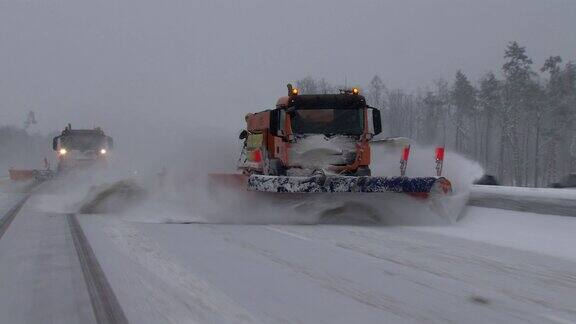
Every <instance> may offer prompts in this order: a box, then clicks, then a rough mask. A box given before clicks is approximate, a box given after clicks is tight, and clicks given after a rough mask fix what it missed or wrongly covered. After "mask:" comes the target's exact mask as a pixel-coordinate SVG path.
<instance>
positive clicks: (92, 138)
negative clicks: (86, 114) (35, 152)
mask: <svg viewBox="0 0 576 324" xmlns="http://www.w3.org/2000/svg"><path fill="white" fill-rule="evenodd" d="M113 145H114V144H113V140H112V137H110V136H107V135H106V134H104V131H103V130H102V129H101V128H99V127H96V128H94V129H72V126H71V125H70V124H68V126H67V127H66V128H65V129H64V130H63V131H62V133H61V134H60V135H59V136H56V137H54V139H53V140H52V149H53V150H54V151H56V154H57V157H58V171H63V170H66V169H71V168H81V167H90V166H95V165H100V166H105V165H106V162H107V159H108V156H109V154H110V151H111V150H112V149H113Z"/></svg>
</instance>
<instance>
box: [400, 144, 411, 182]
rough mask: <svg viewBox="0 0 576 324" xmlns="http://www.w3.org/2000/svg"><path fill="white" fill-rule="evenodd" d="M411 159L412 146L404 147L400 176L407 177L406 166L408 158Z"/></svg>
mask: <svg viewBox="0 0 576 324" xmlns="http://www.w3.org/2000/svg"><path fill="white" fill-rule="evenodd" d="M409 157H410V145H407V146H404V149H403V150H402V158H401V159H400V175H401V176H402V177H405V176H406V166H407V165H408V158H409Z"/></svg>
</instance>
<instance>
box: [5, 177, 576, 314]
mask: <svg viewBox="0 0 576 324" xmlns="http://www.w3.org/2000/svg"><path fill="white" fill-rule="evenodd" d="M59 188H60V189H59V190H55V188H54V187H53V186H46V187H43V188H40V189H39V191H38V192H36V193H35V194H34V195H32V197H31V198H30V199H29V201H28V202H27V203H26V205H25V206H24V208H23V209H22V211H21V212H20V213H19V214H18V215H17V217H15V218H14V221H13V222H12V224H11V225H10V227H9V228H8V230H7V231H6V233H5V235H4V236H3V237H2V238H1V239H0V279H1V280H0V301H1V302H0V322H6V323H20V322H57V323H78V322H82V323H91V322H96V321H97V318H96V317H95V315H94V313H93V311H92V308H93V305H94V300H93V296H92V295H91V294H90V293H89V292H91V291H92V290H90V289H89V285H88V284H87V281H86V274H85V273H84V272H83V270H84V269H83V268H82V265H81V264H80V262H79V259H78V255H77V251H75V246H76V245H75V242H74V240H73V235H72V232H71V229H70V227H69V222H67V219H69V217H70V216H69V213H71V212H73V209H74V206H76V205H75V204H74V200H75V199H73V198H78V197H81V196H83V195H85V194H86V193H87V192H88V191H89V186H82V188H72V189H70V188H68V189H64V188H62V187H59ZM4 191H6V190H4ZM509 192H510V191H509ZM558 194H559V195H564V193H558ZM19 197H20V196H16V195H15V194H13V193H8V194H7V193H5V192H4V193H2V194H0V203H1V204H2V206H0V207H1V210H6V209H8V208H9V207H10V205H11V204H13V203H15V202H17V200H18V198H19ZM62 197H66V199H60V198H62ZM557 198H559V199H563V198H565V197H557ZM136 210H138V209H136ZM187 211H188V212H193V211H191V210H187ZM141 212H144V211H141ZM173 212H175V213H176V214H177V215H174V216H173V217H174V219H176V220H178V219H182V214H183V213H185V212H186V209H178V210H173V209H172V210H170V209H166V210H164V213H163V211H162V209H158V208H157V209H150V210H148V212H147V214H146V216H144V217H141V218H138V217H135V215H128V216H127V215H117V214H114V213H108V214H99V215H95V214H91V215H88V214H86V215H79V216H78V220H79V223H80V225H81V228H82V229H83V231H84V233H85V236H86V238H87V241H88V242H89V244H90V246H91V249H93V252H94V254H95V256H96V258H97V260H98V262H99V265H100V266H101V268H102V270H103V272H104V274H105V277H106V278H107V282H108V283H109V284H110V286H111V287H112V290H113V292H114V294H115V296H116V297H117V300H118V303H119V305H120V306H121V308H122V310H123V312H124V314H125V316H126V318H127V319H128V321H129V322H132V323H193V322H198V323H214V322H216V323H243V322H247V323H276V322H287V323H350V322H362V323H382V322H393V323H414V322H422V323H429V322H439V323H440V322H441V323H445V322H454V323H463V322H465V323H496V322H497V323H576V299H575V298H574V295H575V294H576V249H575V248H574V246H576V235H573V233H574V232H576V218H572V217H562V216H553V215H544V214H532V213H527V212H518V211H506V210H502V209H491V208H484V207H468V208H467V209H466V210H465V211H464V215H463V218H462V219H461V220H460V221H459V222H457V223H455V224H445V225H436V226H384V225H377V224H373V225H326V224H325V225H322V224H317V225H289V224H276V225H266V224H262V225H242V224H195V223H191V224H182V223H181V224H166V223H163V222H162V220H169V219H171V217H172V216H170V215H169V214H170V213H173ZM154 213H159V214H162V213H163V214H162V215H157V217H156V220H157V221H156V222H151V221H150V217H151V216H153V215H152V214H154ZM233 216H234V215H233V213H232V215H228V217H233ZM143 221H144V222H143Z"/></svg>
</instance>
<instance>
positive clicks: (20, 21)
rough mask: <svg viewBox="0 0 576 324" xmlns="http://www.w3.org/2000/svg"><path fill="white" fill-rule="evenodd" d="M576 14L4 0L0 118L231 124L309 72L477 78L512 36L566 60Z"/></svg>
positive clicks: (119, 125)
mask: <svg viewBox="0 0 576 324" xmlns="http://www.w3.org/2000/svg"><path fill="white" fill-rule="evenodd" d="M575 17H576V1H570V0H566V1H563V0H474V1H471V0H395V1H390V0H388V1H387V0H380V1H377V0H357V1H342V0H331V1H308V0H290V1H270V0H242V1H232V0H230V1H221V0H211V1H191V0H163V1H150V0H122V1H117V0H97V1H94V0H20V1H18V0H0V125H3V124H7V123H17V124H19V125H21V123H22V121H23V119H24V116H25V112H26V111H28V110H35V111H36V113H37V119H38V121H39V122H40V124H39V125H38V126H37V129H38V130H40V131H43V132H45V131H48V130H54V129H61V128H63V127H64V125H65V124H66V123H67V122H69V121H70V122H72V124H73V125H76V126H93V125H101V126H104V127H105V128H106V129H109V130H110V133H112V134H116V136H117V137H118V136H124V137H127V136H129V134H130V133H132V132H134V133H137V134H145V133H146V131H145V130H151V129H152V130H154V131H157V130H160V129H169V128H170V127H172V128H173V129H176V128H178V129H182V128H194V127H197V126H199V125H202V126H210V125H221V126H223V127H230V128H238V127H240V126H241V125H242V122H243V116H244V114H245V113H246V112H248V111H255V110H257V109H263V108H267V107H272V106H273V105H274V103H275V101H276V97H277V96H279V95H283V94H284V93H285V84H286V82H288V81H293V80H295V79H298V78H301V77H304V76H306V75H311V76H315V77H324V78H326V79H327V80H329V81H330V82H333V83H343V82H344V78H345V77H346V78H347V80H348V83H349V84H350V85H364V84H366V83H367V82H368V81H369V80H370V78H371V77H372V76H373V75H374V74H379V75H381V77H382V78H383V80H384V81H385V82H386V84H387V86H388V87H404V88H411V89H414V88H416V87H418V86H426V85H429V84H430V83H431V81H432V80H434V79H436V78H439V77H445V78H452V77H453V75H454V73H455V72H456V70H457V69H462V70H463V71H465V72H466V73H468V74H469V75H470V76H471V77H472V78H474V79H476V78H477V77H478V76H480V75H481V74H482V73H484V72H485V71H487V70H488V69H494V68H497V67H499V66H500V65H501V64H502V54H503V51H504V47H505V45H506V43H507V42H508V41H510V40H517V41H519V42H520V43H521V44H522V45H524V46H526V47H527V48H528V53H529V55H530V56H531V57H532V58H533V59H534V60H535V63H537V64H538V66H539V65H541V63H542V61H543V59H544V58H545V57H546V56H548V55H552V54H554V55H561V56H563V57H564V58H565V60H566V59H574V58H576V33H575V32H574V31H575V30H576V28H575V27H576V23H575V21H576V18H575Z"/></svg>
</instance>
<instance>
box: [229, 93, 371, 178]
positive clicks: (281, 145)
mask: <svg viewBox="0 0 576 324" xmlns="http://www.w3.org/2000/svg"><path fill="white" fill-rule="evenodd" d="M246 123H247V128H246V130H244V131H242V133H241V134H240V139H244V149H243V152H242V156H241V158H240V161H239V165H238V168H239V169H240V170H242V171H243V172H244V173H245V174H262V175H276V176H285V175H289V176H290V175H296V176H310V175H312V174H314V172H317V171H322V172H324V171H326V172H329V173H334V174H341V175H353V176H369V175H370V145H369V141H370V139H371V138H372V137H373V136H374V135H377V134H379V133H380V132H381V131H382V126H381V118H380V111H379V110H378V109H376V108H373V107H370V106H368V105H367V104H366V99H365V98H364V97H363V96H362V95H360V93H359V90H358V89H357V88H353V89H351V90H340V94H306V95H300V94H299V93H298V89H296V88H293V87H292V85H290V84H288V96H284V97H280V98H279V99H278V102H277V103H276V109H271V110H265V111H262V112H258V113H252V114H248V115H246Z"/></svg>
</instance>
